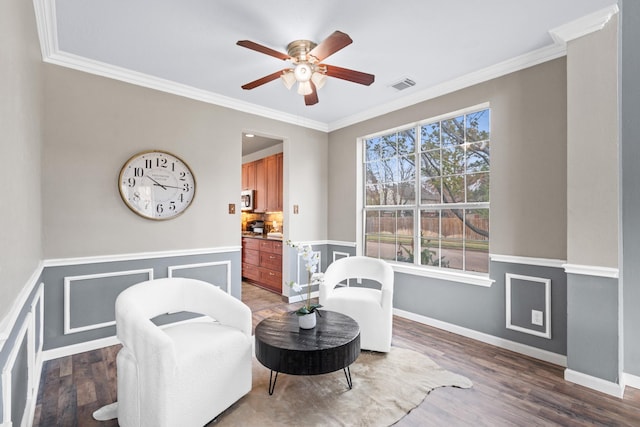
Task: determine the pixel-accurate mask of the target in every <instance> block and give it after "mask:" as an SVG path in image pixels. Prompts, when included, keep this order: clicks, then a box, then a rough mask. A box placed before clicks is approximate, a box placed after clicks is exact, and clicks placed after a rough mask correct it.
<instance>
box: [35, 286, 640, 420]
mask: <svg viewBox="0 0 640 427" xmlns="http://www.w3.org/2000/svg"><path fill="white" fill-rule="evenodd" d="M243 301H244V302H245V303H246V304H247V305H249V307H251V309H252V312H253V325H254V328H255V325H256V324H257V323H258V322H259V321H260V320H262V319H264V318H266V317H269V316H271V315H273V314H276V313H282V312H286V311H290V310H292V309H293V308H297V305H288V304H285V303H284V302H283V301H282V299H281V297H280V296H278V295H276V294H273V293H270V292H268V291H265V290H262V289H260V288H257V287H255V286H252V285H248V284H243ZM393 345H394V346H398V347H405V348H410V349H413V350H416V351H419V352H421V353H424V354H426V355H428V356H429V357H431V358H432V359H433V360H434V361H436V362H437V363H438V364H439V365H440V366H442V367H443V368H445V369H448V370H450V371H453V372H456V373H458V374H461V375H465V376H466V377H468V378H469V379H471V380H472V381H473V384H474V385H473V388H471V389H468V390H461V389H456V388H452V387H444V388H439V389H436V390H434V391H433V392H431V394H429V396H427V398H426V399H425V400H424V401H423V402H422V404H421V405H420V406H418V407H417V408H416V409H414V410H413V411H412V412H410V413H409V414H408V415H407V416H406V417H405V418H403V419H402V420H401V421H400V422H399V423H398V424H397V425H398V426H403V427H404V426H553V425H562V426H586V425H589V426H592V425H597V426H640V390H636V389H633V388H627V390H626V393H625V397H624V399H617V398H614V397H611V396H608V395H606V394H602V393H598V392H596V391H593V390H590V389H587V388H584V387H581V386H578V385H575V384H572V383H569V382H566V381H564V379H563V368H562V367H560V366H556V365H552V364H549V363H545V362H541V361H539V360H536V359H532V358H529V357H526V356H522V355H519V354H517V353H513V352H510V351H508V350H503V349H500V348H497V347H493V346H491V345H488V344H484V343H481V342H478V341H475V340H472V339H469V338H465V337H461V336H459V335H455V334H452V333H449V332H445V331H442V330H439V329H435V328H432V327H429V326H425V325H422V324H419V323H416V322H412V321H410V320H406V319H403V318H399V317H395V318H394V325H393ZM119 349H120V346H112V347H107V348H103V349H99V350H95V351H91V352H87V353H82V354H77V355H74V356H68V357H63V358H60V359H56V360H51V361H48V362H46V363H45V364H44V367H43V372H42V378H41V381H40V389H39V393H38V399H37V404H36V410H35V417H34V422H33V425H34V426H46V427H49V426H65V427H66V426H81V427H84V426H102V427H110V426H117V425H118V424H117V421H116V420H113V421H107V422H98V421H95V420H93V418H92V416H91V414H92V413H93V411H94V410H96V409H98V408H99V407H101V406H103V405H106V404H108V403H111V402H113V401H115V400H116V366H115V357H116V354H117V352H118V350H119ZM302 424H304V423H303V422H302ZM212 425H215V423H212Z"/></svg>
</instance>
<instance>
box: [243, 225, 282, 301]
mask: <svg viewBox="0 0 640 427" xmlns="http://www.w3.org/2000/svg"><path fill="white" fill-rule="evenodd" d="M242 277H243V278H244V279H246V280H247V281H249V282H251V283H253V284H255V285H258V286H260V287H262V288H265V289H268V290H270V291H273V292H277V293H278V294H282V241H280V240H268V239H263V238H252V237H243V238H242Z"/></svg>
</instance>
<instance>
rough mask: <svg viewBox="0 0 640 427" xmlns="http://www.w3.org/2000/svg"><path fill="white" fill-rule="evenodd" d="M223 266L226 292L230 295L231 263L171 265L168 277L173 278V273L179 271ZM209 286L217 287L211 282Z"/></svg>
mask: <svg viewBox="0 0 640 427" xmlns="http://www.w3.org/2000/svg"><path fill="white" fill-rule="evenodd" d="M220 265H221V266H224V267H225V277H226V283H225V287H226V291H227V293H228V294H229V295H231V261H212V262H201V263H198V264H185V265H172V266H169V268H168V270H169V271H168V277H174V272H176V271H179V270H189V269H198V268H205V267H215V266H220ZM211 284H213V285H217V284H216V283H213V281H211Z"/></svg>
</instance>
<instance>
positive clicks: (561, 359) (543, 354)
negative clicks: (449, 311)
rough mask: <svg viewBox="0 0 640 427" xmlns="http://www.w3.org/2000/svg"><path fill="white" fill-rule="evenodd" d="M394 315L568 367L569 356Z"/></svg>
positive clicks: (414, 316)
mask: <svg viewBox="0 0 640 427" xmlns="http://www.w3.org/2000/svg"><path fill="white" fill-rule="evenodd" d="M393 314H395V315H397V316H399V317H403V318H405V319H409V320H413V321H415V322H418V323H422V324H425V325H429V326H433V327H434V328H438V329H442V330H444V331H447V332H452V333H454V334H457V335H462V336H464V337H467V338H471V339H474V340H476V341H481V342H484V343H486V344H491V345H493V346H496V347H500V348H504V349H506V350H511V351H514V352H516V353H520V354H523V355H525V356H529V357H533V358H535V359H539V360H543V361H545V362H549V363H553V364H554V365H559V366H562V367H566V366H567V356H564V355H562V354H558V353H553V352H550V351H547V350H541V349H539V348H536V347H531V346H529V345H526V344H521V343H517V342H515V341H510V340H506V339H504V338H499V337H496V336H493V335H489V334H485V333H483V332H478V331H474V330H473V329H469V328H464V327H462V326H458V325H454V324H452V323H447V322H443V321H441V320H437V319H433V318H430V317H426V316H422V315H419V314H415V313H411V312H409V311H404V310H399V309H397V308H395V309H393Z"/></svg>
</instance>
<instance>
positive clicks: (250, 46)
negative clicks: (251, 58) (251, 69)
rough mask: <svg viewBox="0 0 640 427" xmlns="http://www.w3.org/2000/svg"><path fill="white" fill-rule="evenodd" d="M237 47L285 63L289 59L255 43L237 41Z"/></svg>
mask: <svg viewBox="0 0 640 427" xmlns="http://www.w3.org/2000/svg"><path fill="white" fill-rule="evenodd" d="M236 44H237V45H238V46H242V47H246V48H247V49H251V50H255V51H256V52H260V53H264V54H266V55H269V56H273V57H275V58H278V59H282V60H283V61H286V60H287V59H291V57H290V56H289V55H287V54H286V53H282V52H278V51H277V50H273V49H271V48H269V47H266V46H262V45H261V44H258V43H256V42H252V41H251V40H238V42H237V43H236Z"/></svg>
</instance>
